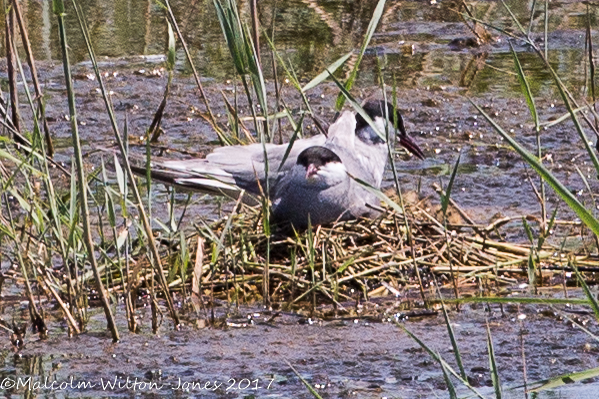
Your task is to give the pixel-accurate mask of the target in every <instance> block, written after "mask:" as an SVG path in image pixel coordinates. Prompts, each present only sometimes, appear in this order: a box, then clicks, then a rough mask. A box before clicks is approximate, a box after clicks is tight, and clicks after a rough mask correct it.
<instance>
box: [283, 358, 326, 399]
mask: <svg viewBox="0 0 599 399" xmlns="http://www.w3.org/2000/svg"><path fill="white" fill-rule="evenodd" d="M285 363H287V365H288V366H289V367H291V370H293V372H294V373H295V375H297V378H299V379H300V381H301V382H302V384H304V386H305V387H306V388H307V389H308V391H310V393H311V394H312V396H314V397H315V398H317V399H322V396H320V395H319V394H318V392H316V390H315V389H314V388H312V385H310V383H309V382H308V381H306V380H305V378H304V377H302V376H301V375H300V373H298V371H297V370H296V369H295V367H293V366H292V365H291V363H289V361H288V360H285Z"/></svg>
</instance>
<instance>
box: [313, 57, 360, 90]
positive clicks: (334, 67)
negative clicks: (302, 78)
mask: <svg viewBox="0 0 599 399" xmlns="http://www.w3.org/2000/svg"><path fill="white" fill-rule="evenodd" d="M352 54H353V53H352V52H349V53H347V54H345V55H344V56H343V57H341V58H339V59H338V60H337V61H335V62H333V63H332V64H331V65H329V66H328V67H327V68H326V69H325V70H324V71H322V72H321V73H319V74H318V75H316V77H315V78H314V79H312V80H311V81H309V82H308V83H307V84H306V85H305V86H304V87H303V88H302V89H301V90H302V91H303V92H304V93H305V92H307V91H308V90H310V89H312V88H314V87H316V86H318V85H319V84H320V83H321V82H323V81H324V80H325V79H327V78H328V77H329V73H334V72H335V71H336V70H337V69H338V68H339V67H340V66H341V65H343V64H344V63H345V61H347V60H348V59H349V57H351V55H352Z"/></svg>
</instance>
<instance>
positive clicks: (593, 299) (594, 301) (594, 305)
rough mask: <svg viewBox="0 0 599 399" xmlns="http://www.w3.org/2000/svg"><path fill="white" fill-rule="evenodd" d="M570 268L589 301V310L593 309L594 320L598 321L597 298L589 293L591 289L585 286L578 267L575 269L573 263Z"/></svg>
mask: <svg viewBox="0 0 599 399" xmlns="http://www.w3.org/2000/svg"><path fill="white" fill-rule="evenodd" d="M571 266H572V268H573V269H574V272H575V273H576V278H577V279H578V282H579V283H580V285H581V286H582V289H583V291H584V294H585V295H586V297H587V298H588V299H589V303H590V304H591V308H592V309H593V312H594V313H595V318H596V319H597V320H599V302H598V301H597V298H596V297H595V295H593V293H592V292H591V289H590V288H589V285H588V284H587V282H586V281H584V278H583V277H582V274H581V273H580V270H578V267H576V265H575V264H574V263H572V264H571Z"/></svg>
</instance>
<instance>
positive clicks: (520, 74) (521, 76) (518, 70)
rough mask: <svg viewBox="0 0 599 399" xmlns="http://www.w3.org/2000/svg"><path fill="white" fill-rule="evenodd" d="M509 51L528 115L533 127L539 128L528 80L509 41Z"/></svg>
mask: <svg viewBox="0 0 599 399" xmlns="http://www.w3.org/2000/svg"><path fill="white" fill-rule="evenodd" d="M510 51H511V52H512V57H513V58H514V65H515V67H516V73H517V74H518V81H519V82H520V88H521V89H522V93H523V94H524V97H525V98H526V104H527V105H528V109H529V111H530V115H531V116H532V120H533V121H534V123H535V129H536V130H537V131H538V130H539V115H538V113H537V107H536V105H535V100H534V98H533V96H532V92H531V91H530V85H529V84H528V80H527V79H526V76H525V75H524V71H523V70H522V65H521V64H520V60H519V59H518V54H516V51H515V50H514V46H513V45H512V42H511V41H510Z"/></svg>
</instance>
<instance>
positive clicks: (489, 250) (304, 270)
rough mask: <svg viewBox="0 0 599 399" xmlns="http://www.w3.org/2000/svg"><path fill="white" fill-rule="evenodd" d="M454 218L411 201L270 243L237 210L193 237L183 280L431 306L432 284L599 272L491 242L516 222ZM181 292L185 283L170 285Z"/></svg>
mask: <svg viewBox="0 0 599 399" xmlns="http://www.w3.org/2000/svg"><path fill="white" fill-rule="evenodd" d="M449 213H450V214H449V215H445V217H443V216H442V215H439V212H435V210H434V207H432V206H431V205H430V203H428V202H427V201H410V203H409V204H407V205H406V206H405V212H404V213H403V214H399V213H396V212H394V211H392V210H391V209H390V208H389V207H385V212H384V214H383V215H382V216H381V217H379V218H378V219H376V220H365V219H361V220H354V221H346V222H339V223H336V224H334V225H332V226H319V227H316V228H313V229H309V230H307V231H305V232H300V233H298V232H295V233H294V234H292V235H281V234H277V233H274V234H271V235H270V236H268V235H267V234H265V233H264V229H263V224H262V219H261V215H260V212H257V211H254V212H239V213H237V212H235V211H234V212H233V214H232V215H231V216H230V217H228V218H224V219H222V220H219V221H217V222H215V223H214V224H213V225H212V226H204V227H201V228H198V233H197V234H196V235H194V236H193V237H189V240H190V241H191V242H192V243H196V244H197V246H196V255H195V268H194V272H193V273H191V274H193V276H191V277H190V278H189V279H187V281H185V283H187V284H191V291H192V292H196V293H201V294H204V295H212V296H216V297H218V296H221V297H222V298H223V299H224V298H225V297H226V298H227V299H228V300H235V299H240V298H242V299H244V300H257V299H263V294H264V293H265V292H268V299H269V300H271V301H273V302H285V303H287V304H296V303H297V304H301V303H304V302H306V301H309V300H312V301H314V303H315V302H316V301H329V303H330V302H332V303H335V304H336V303H338V301H346V300H356V298H357V297H364V298H367V299H368V298H370V297H375V296H382V295H389V294H395V295H400V294H401V292H402V291H404V290H406V289H416V288H417V289H419V290H420V292H421V294H422V299H424V296H425V294H424V290H425V289H427V288H428V287H431V286H432V285H431V284H430V283H431V282H432V280H435V279H436V280H437V281H438V282H439V283H441V284H447V286H448V287H451V288H453V291H454V293H455V295H456V296H457V295H459V293H458V291H459V289H460V288H459V287H461V286H464V285H466V284H468V283H473V284H477V283H479V282H480V281H482V280H483V279H484V280H492V281H493V282H494V286H495V287H499V286H500V285H501V284H512V285H513V284H516V283H518V282H519V279H520V280H522V279H525V281H530V280H531V279H532V280H534V279H535V278H536V279H537V281H540V282H541V283H542V282H543V279H544V278H545V279H546V277H548V276H555V275H556V273H555V272H551V271H550V270H552V269H557V271H558V273H557V274H559V275H560V276H562V275H563V274H564V273H563V272H564V271H565V270H572V269H571V267H570V266H571V265H572V264H573V262H574V263H575V264H576V265H578V266H579V268H580V269H581V270H584V269H585V268H586V269H588V270H594V268H596V267H597V266H599V262H598V259H597V257H596V256H594V257H593V256H590V255H587V254H578V255H577V254H568V255H567V256H565V255H564V254H563V253H562V252H560V251H557V250H556V249H555V248H552V247H550V246H547V245H545V246H543V247H542V248H540V249H537V248H534V249H532V250H531V246H530V245H517V244H510V243H506V242H502V241H500V240H497V239H492V238H491V237H497V234H496V233H497V231H498V229H499V228H500V227H501V225H502V224H505V223H507V222H509V221H511V219H509V218H505V219H501V220H498V221H495V222H494V223H491V224H490V225H487V226H480V225H476V224H474V223H473V222H472V221H471V220H470V219H469V218H468V216H467V215H466V214H465V213H464V212H463V211H462V210H461V209H460V208H459V207H458V206H457V205H456V204H455V203H454V204H453V205H452V207H450V212H449ZM451 214H453V215H461V216H460V217H458V218H457V220H456V218H455V217H452V215H451ZM564 223H568V222H564ZM570 224H571V223H570ZM190 245H191V243H190ZM198 249H199V250H198ZM175 256H176V255H175ZM170 261H171V262H172V259H171V260H170ZM531 262H532V263H531ZM597 270H599V269H597ZM182 285H183V281H182V279H180V278H179V279H177V280H176V281H173V282H172V283H171V284H170V286H171V287H172V288H176V287H181V286H182Z"/></svg>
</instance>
